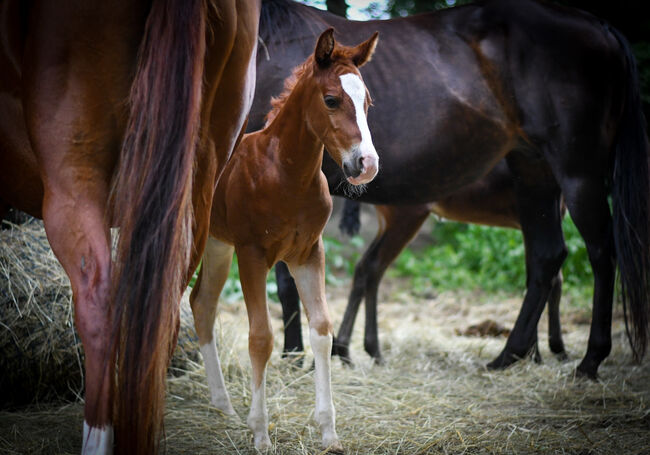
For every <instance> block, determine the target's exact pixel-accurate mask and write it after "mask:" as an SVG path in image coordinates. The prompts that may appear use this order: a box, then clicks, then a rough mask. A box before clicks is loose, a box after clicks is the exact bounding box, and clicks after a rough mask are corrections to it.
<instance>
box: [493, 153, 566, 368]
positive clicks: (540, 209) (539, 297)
mask: <svg viewBox="0 0 650 455" xmlns="http://www.w3.org/2000/svg"><path fill="white" fill-rule="evenodd" d="M509 164H510V161H509ZM511 168H512V167H511ZM516 189H517V205H518V211H519V214H520V221H521V230H522V233H523V235H524V244H525V246H526V269H527V283H526V286H527V291H526V296H525V297H524V302H523V303H522V307H521V311H520V313H519V316H518V317H517V321H516V322H515V326H514V327H513V329H512V332H511V333H510V336H509V337H508V341H507V342H506V346H505V348H504V349H503V351H502V352H501V353H500V354H499V356H498V357H497V358H496V359H494V360H493V361H492V362H490V363H489V364H488V365H487V366H488V368H492V369H498V368H505V367H507V366H509V365H511V364H512V363H514V362H516V361H517V360H518V359H520V358H523V357H525V356H526V355H527V354H529V353H531V351H533V355H535V352H534V350H535V349H536V342H537V323H538V322H539V318H540V316H541V314H542V311H543V310H544V306H545V305H546V301H547V300H548V298H549V294H550V292H551V288H552V283H553V282H554V280H555V279H556V277H557V275H558V272H559V270H560V267H561V266H562V263H563V262H564V259H565V257H566V254H567V253H566V246H565V245H564V236H563V234H562V214H561V211H560V191H559V188H558V187H557V185H555V184H550V183H545V184H543V185H539V186H537V187H535V188H532V187H524V185H523V184H522V183H521V182H520V183H518V185H517V188H516Z"/></svg>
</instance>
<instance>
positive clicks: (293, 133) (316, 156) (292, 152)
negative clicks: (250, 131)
mask: <svg viewBox="0 0 650 455" xmlns="http://www.w3.org/2000/svg"><path fill="white" fill-rule="evenodd" d="M302 99H303V97H302V96H301V90H300V89H294V91H293V92H292V93H291V94H290V95H289V97H288V98H287V100H286V102H285V104H284V105H283V106H282V108H281V109H280V111H279V112H278V114H277V116H276V117H275V118H274V119H273V120H272V121H271V123H270V124H269V125H268V126H267V127H266V128H265V132H266V134H267V135H269V136H271V137H274V138H277V146H276V147H274V148H275V149H276V150H275V153H276V156H277V165H278V166H280V167H282V168H283V169H285V170H286V171H287V172H290V173H292V174H293V175H295V177H296V178H295V179H294V182H296V183H297V184H300V185H301V186H305V185H308V184H310V183H311V182H313V181H314V179H316V178H317V177H318V176H319V175H320V172H321V170H320V169H321V164H322V161H323V143H322V141H321V140H320V139H319V138H318V136H316V134H315V133H314V132H313V131H312V129H311V128H310V127H309V125H308V124H307V115H306V114H307V113H306V108H305V107H304V104H303V102H302Z"/></svg>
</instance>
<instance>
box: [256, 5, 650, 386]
mask: <svg viewBox="0 0 650 455" xmlns="http://www.w3.org/2000/svg"><path fill="white" fill-rule="evenodd" d="M274 17H282V20H281V21H277V20H274ZM269 24H274V25H273V26H270V25H269ZM328 25H332V26H334V27H335V28H336V30H337V32H338V33H339V34H340V36H341V37H344V39H345V40H349V41H354V40H358V39H360V37H361V36H363V34H365V33H368V32H369V30H371V29H372V30H375V29H376V30H379V31H380V33H381V34H382V36H383V39H382V46H381V47H380V49H379V50H378V51H377V53H376V55H375V58H374V60H373V65H372V68H370V69H369V71H368V73H367V74H366V83H367V85H368V87H369V89H370V90H371V91H372V92H373V94H374V96H375V105H376V108H375V109H374V110H373V112H372V113H371V115H370V117H369V124H370V127H371V128H372V129H373V131H374V132H375V134H374V140H375V143H376V144H378V147H377V150H378V153H379V155H380V158H381V161H382V163H383V165H382V166H383V167H382V170H381V171H380V172H379V174H378V176H377V178H376V179H375V180H373V182H371V183H370V184H368V185H367V186H366V191H365V192H364V193H363V194H361V195H360V196H359V200H362V201H364V202H370V203H375V204H395V205H400V204H427V203H430V202H435V201H439V200H441V199H443V198H445V197H447V196H450V195H452V194H453V193H454V192H456V191H459V190H460V189H462V188H463V187H465V186H466V185H468V184H472V183H473V182H476V181H477V180H479V179H481V178H483V177H484V176H486V175H487V174H488V173H489V172H490V170H492V169H493V168H494V166H495V165H496V164H497V163H498V162H499V161H500V160H502V159H505V162H506V165H507V169H508V172H509V173H510V174H511V177H510V178H511V179H512V181H513V182H514V186H513V191H514V194H515V201H516V208H517V213H518V220H519V223H520V225H521V229H522V232H523V235H524V242H525V246H526V252H527V253H526V263H527V267H528V272H527V286H528V289H527V293H526V296H525V298H524V302H523V304H522V309H521V312H520V314H519V317H518V319H517V321H516V323H515V326H514V328H513V331H512V333H511V335H510V337H509V339H508V341H507V343H506V346H505V348H504V349H503V351H502V352H501V354H500V355H499V356H498V357H497V358H496V359H494V361H492V362H491V363H490V364H489V366H490V367H493V368H503V367H506V366H508V365H509V364H511V363H512V362H514V361H516V360H517V359H518V358H521V357H523V356H525V355H526V353H527V352H529V351H530V349H531V347H532V346H533V345H534V342H535V340H536V327H537V323H538V320H539V317H540V315H541V312H542V310H543V308H544V306H545V303H546V301H547V299H548V297H549V294H550V293H551V289H552V287H553V284H554V281H555V280H557V277H558V274H559V271H560V266H561V264H562V262H563V260H564V258H565V256H566V247H565V245H564V239H563V235H562V229H561V224H560V221H561V215H562V214H561V204H560V200H561V198H562V197H564V200H565V202H566V206H567V208H568V210H569V213H570V214H571V217H572V218H573V220H574V222H575V224H576V226H577V228H578V230H579V232H580V234H581V235H582V237H583V238H584V240H585V243H586V246H587V251H588V254H589V259H590V262H591V266H592V269H593V272H594V280H595V282H594V299H593V317H592V325H591V333H590V338H589V343H588V348H587V352H586V354H585V357H584V358H583V360H582V362H581V363H580V365H579V366H578V372H579V373H581V374H585V375H588V376H590V377H595V376H596V374H597V370H598V366H599V365H600V363H601V362H602V361H603V360H604V359H605V358H606V357H607V355H608V354H609V352H610V349H611V315H612V304H613V294H614V275H615V270H616V267H618V269H619V272H620V276H621V288H622V289H621V296H622V298H623V301H624V307H625V308H626V309H627V311H628V312H629V320H630V323H631V332H630V336H629V338H630V343H631V346H632V350H633V352H634V354H635V357H637V358H638V357H641V356H642V355H643V354H644V352H645V347H646V343H647V313H648V295H647V294H648V243H649V239H648V237H649V235H648V219H647V211H648V210H647V205H648V169H647V155H648V145H647V138H646V134H645V126H644V121H643V118H642V114H641V110H640V107H639V90H638V81H637V74H636V67H635V61H634V57H633V55H632V53H631V51H630V47H629V44H628V43H627V41H626V40H625V38H624V37H623V36H621V34H620V33H619V32H618V31H616V30H615V29H614V28H612V27H610V26H608V25H607V24H605V23H603V22H602V21H600V20H599V19H597V18H595V17H593V16H591V15H589V14H587V13H584V12H581V11H578V10H574V9H570V8H565V7H561V6H557V5H551V4H544V3H538V2H535V1H518V2H516V1H513V0H495V1H485V2H480V3H477V4H472V5H466V6H462V7H457V8H452V9H449V10H444V11H440V12H437V13H431V14H424V15H418V16H413V17H408V18H402V19H394V20H387V21H369V22H354V21H346V20H344V19H341V18H338V17H336V16H333V15H330V14H327V13H325V12H320V11H317V10H315V9H313V8H309V7H305V6H301V5H297V4H294V3H290V2H286V1H281V0H277V1H274V2H268V3H267V2H265V3H264V4H263V11H262V16H261V22H260V34H261V38H262V41H263V45H262V46H261V47H260V50H259V53H258V73H259V75H260V78H259V80H258V84H259V87H258V95H259V94H262V93H267V94H268V93H276V92H275V91H273V89H272V88H271V87H276V90H277V87H278V84H279V82H278V81H277V79H281V78H283V77H284V76H285V75H286V73H283V72H282V68H283V67H286V66H287V63H288V62H292V63H293V62H295V61H296V60H297V59H300V58H302V56H304V55H307V53H308V52H309V50H308V48H306V46H308V44H307V43H308V42H309V40H311V39H313V36H314V31H313V30H314V29H316V30H318V29H319V28H322V27H324V26H328ZM276 30H282V34H281V35H282V36H283V39H282V40H277V39H273V38H271V37H270V34H271V33H273V36H280V34H277V33H275V31H276ZM289 66H290V65H289ZM266 102H267V99H264V98H262V97H261V96H258V97H257V98H256V101H255V103H254V108H253V109H254V112H255V113H254V115H252V116H251V122H252V124H255V123H256V122H259V120H257V118H258V116H259V115H260V114H259V113H260V112H261V111H263V110H264V109H261V110H260V109H256V108H255V105H256V103H260V104H262V105H263V104H264V103H266ZM323 169H324V171H325V174H326V175H327V176H328V180H329V183H330V190H331V191H332V193H333V194H339V195H344V194H345V191H346V184H345V181H344V179H342V178H341V173H340V172H339V171H338V170H336V169H335V168H334V166H333V165H332V163H331V162H328V160H327V159H325V160H324V164H323ZM609 195H611V197H612V210H611V211H610V207H609V204H608V196H609Z"/></svg>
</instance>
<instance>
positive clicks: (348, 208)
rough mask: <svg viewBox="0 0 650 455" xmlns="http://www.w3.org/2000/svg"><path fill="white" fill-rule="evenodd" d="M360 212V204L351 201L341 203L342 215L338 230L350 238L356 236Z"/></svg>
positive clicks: (359, 223) (359, 222) (359, 226)
mask: <svg viewBox="0 0 650 455" xmlns="http://www.w3.org/2000/svg"><path fill="white" fill-rule="evenodd" d="M360 211H361V202H359V201H355V200H352V199H345V200H344V201H343V213H342V214H341V220H340V221H339V230H340V231H341V232H342V233H343V234H346V235H349V236H350V237H351V236H353V235H357V234H358V233H359V229H360V228H361V221H360V219H359V215H360V213H359V212H360Z"/></svg>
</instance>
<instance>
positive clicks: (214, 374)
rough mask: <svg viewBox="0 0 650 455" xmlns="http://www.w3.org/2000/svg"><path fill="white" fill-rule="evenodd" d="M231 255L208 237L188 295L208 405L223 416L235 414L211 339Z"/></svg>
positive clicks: (213, 339)
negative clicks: (202, 367) (208, 391)
mask: <svg viewBox="0 0 650 455" xmlns="http://www.w3.org/2000/svg"><path fill="white" fill-rule="evenodd" d="M232 253H233V247H232V246H230V245H227V244H225V243H223V242H221V241H219V240H217V239H215V238H213V237H209V238H208V241H207V243H206V245H205V250H204V252H203V262H202V263H201V270H200V271H199V277H198V279H197V281H196V284H195V285H194V289H192V294H191V295H190V305H191V306H192V314H193V315H194V327H195V328H196V333H197V335H198V336H199V344H200V346H201V355H202V356H203V363H204V364H205V373H206V375H207V376H208V386H209V387H210V396H211V403H212V404H213V405H214V406H215V407H216V408H218V409H220V410H221V411H222V412H224V413H225V414H230V415H234V414H235V410H234V409H233V407H232V404H231V403H230V397H229V396H228V391H227V390H226V385H225V382H224V379H223V373H222V372H221V363H220V362H219V354H218V353H217V344H216V341H215V338H214V321H215V318H216V315H217V304H218V302H219V296H220V295H221V291H222V290H223V286H224V284H226V279H227V278H228V272H229V271H230V263H231V262H232Z"/></svg>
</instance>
